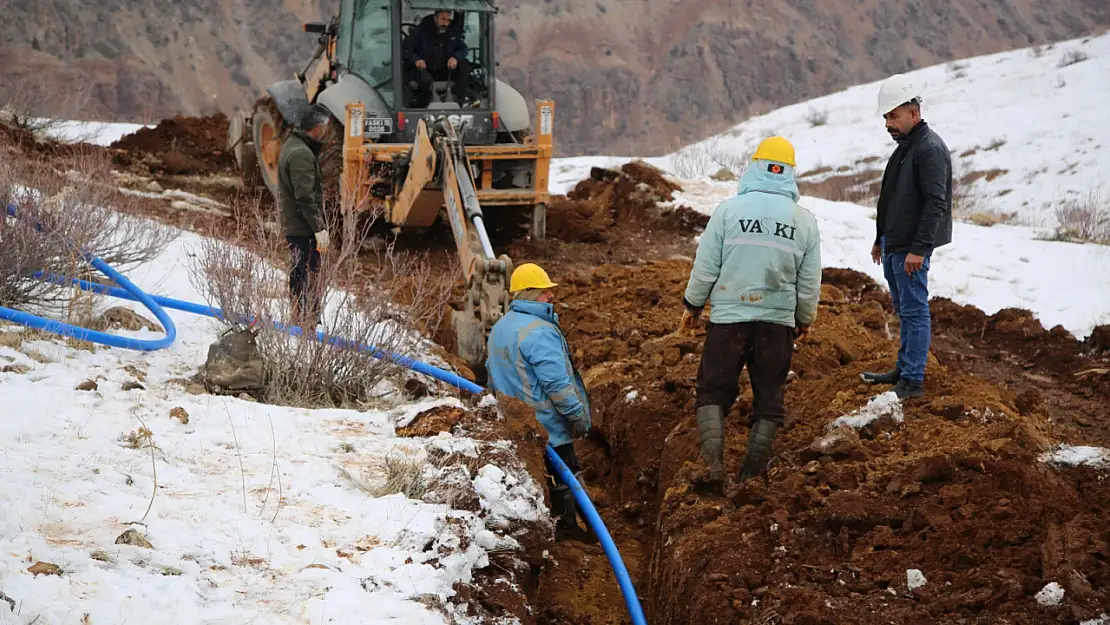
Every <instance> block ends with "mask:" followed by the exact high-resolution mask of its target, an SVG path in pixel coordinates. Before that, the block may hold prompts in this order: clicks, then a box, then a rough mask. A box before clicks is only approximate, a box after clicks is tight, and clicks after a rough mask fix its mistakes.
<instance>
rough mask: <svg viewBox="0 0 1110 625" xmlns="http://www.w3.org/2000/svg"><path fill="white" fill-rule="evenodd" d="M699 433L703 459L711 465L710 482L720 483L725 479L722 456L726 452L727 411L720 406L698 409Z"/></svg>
mask: <svg viewBox="0 0 1110 625" xmlns="http://www.w3.org/2000/svg"><path fill="white" fill-rule="evenodd" d="M697 417H698V432H699V433H701V457H702V459H704V460H705V463H706V464H708V465H709V480H710V481H712V482H720V481H722V480H723V479H724V477H725V476H724V472H725V468H724V464H723V463H722V461H721V454H722V452H723V450H724V417H725V411H724V409H723V408H721V407H720V406H702V407H701V408H698V412H697Z"/></svg>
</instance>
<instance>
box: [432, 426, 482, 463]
mask: <svg viewBox="0 0 1110 625" xmlns="http://www.w3.org/2000/svg"><path fill="white" fill-rule="evenodd" d="M428 445H430V446H431V447H433V448H435V449H438V450H439V451H442V452H446V453H449V454H462V455H464V456H466V457H468V458H477V457H478V445H477V443H475V442H474V440H473V439H470V438H461V437H458V436H451V435H450V434H448V433H447V432H440V433H439V434H438V435H436V437H435V438H433V439H431V440H430V441H428Z"/></svg>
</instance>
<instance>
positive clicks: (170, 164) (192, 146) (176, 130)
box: [111, 113, 234, 174]
mask: <svg viewBox="0 0 1110 625" xmlns="http://www.w3.org/2000/svg"><path fill="white" fill-rule="evenodd" d="M228 124H229V122H228V118H227V116H226V115H224V114H223V113H216V114H214V115H210V116H207V117H188V116H184V115H178V116H177V117H173V118H170V119H163V120H162V121H161V122H159V123H158V125H157V126H155V127H153V128H140V129H139V130H137V131H135V132H133V133H131V134H129V135H126V136H124V137H122V138H120V139H119V140H118V141H116V142H115V143H113V144H112V145H111V147H112V148H115V149H119V150H124V151H126V152H129V153H131V154H132V155H137V154H147V155H151V156H154V157H156V158H157V159H158V160H159V161H160V162H161V163H160V166H154V167H152V169H153V170H155V171H158V170H161V171H164V172H165V173H168V174H194V173H202V172H215V171H220V170H224V169H227V168H229V167H231V166H232V165H233V164H234V162H233V156H232V154H231V153H230V152H228V151H227V129H228Z"/></svg>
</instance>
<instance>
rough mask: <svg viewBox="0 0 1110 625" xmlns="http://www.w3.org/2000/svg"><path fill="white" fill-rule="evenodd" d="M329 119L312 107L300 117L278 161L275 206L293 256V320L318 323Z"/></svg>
mask: <svg viewBox="0 0 1110 625" xmlns="http://www.w3.org/2000/svg"><path fill="white" fill-rule="evenodd" d="M330 119H331V114H330V113H329V112H328V110H327V109H326V108H324V107H323V106H322V105H320V104H313V105H312V106H311V107H309V108H308V110H307V111H306V112H305V114H304V117H302V118H301V120H300V123H299V124H298V127H297V128H296V129H295V130H293V132H292V134H290V135H289V138H288V139H286V140H285V144H284V145H282V146H281V154H280V155H279V156H278V206H279V209H280V211H281V229H282V231H283V232H284V234H285V240H286V241H288V243H289V251H290V252H291V254H292V262H291V265H292V267H291V269H290V271H289V294H290V296H291V297H292V300H293V317H294V319H310V320H312V321H314V322H315V324H319V323H321V312H322V311H321V302H322V300H323V296H322V290H323V287H322V285H319V284H315V283H314V279H315V278H316V277H317V276H318V275H319V271H320V252H326V251H327V249H328V244H329V240H328V228H327V224H325V222H324V193H323V177H322V176H321V175H320V162H319V157H320V148H321V146H322V143H321V142H322V141H323V138H324V133H326V132H327V128H328V121H329V120H330Z"/></svg>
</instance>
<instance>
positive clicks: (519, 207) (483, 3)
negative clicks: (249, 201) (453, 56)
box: [228, 0, 555, 369]
mask: <svg viewBox="0 0 1110 625" xmlns="http://www.w3.org/2000/svg"><path fill="white" fill-rule="evenodd" d="M444 11H447V12H449V14H450V17H451V19H450V25H449V26H447V29H449V30H450V31H451V33H452V34H454V35H456V36H458V37H461V38H462V40H463V41H465V43H466V60H467V65H468V66H469V70H470V71H469V74H468V75H467V76H465V77H462V78H461V80H469V84H468V85H456V84H455V81H452V80H435V79H434V77H433V76H432V75H431V74H426V75H421V72H422V71H427V68H419V67H417V66H416V64H414V63H413V62H412V58H413V57H412V55H411V54H408V53H407V52H408V51H410V49H411V48H410V43H411V38H412V37H413V36H414V31H415V29H417V28H419V27H421V26H420V24H421V20H423V21H425V22H426V23H425V25H424V27H426V28H427V27H433V24H434V22H432V20H434V19H435V17H434V16H435V14H436V13H440V12H444ZM496 13H497V9H496V8H495V7H494V6H492V5H491V4H490V3H489V1H488V0H341V2H340V7H339V14H338V15H337V16H335V17H334V18H333V19H332V20H331V22H329V23H324V22H316V23H308V24H304V31H305V32H308V33H313V34H316V35H317V36H318V39H317V44H318V45H317V48H316V51H315V54H314V55H313V57H312V59H311V60H310V61H309V62H308V64H307V65H306V66H305V68H304V69H303V70H302V71H301V72H298V73H295V74H294V77H293V78H292V79H289V80H283V81H279V82H276V83H274V84H272V85H270V87H269V88H267V89H266V93H265V94H264V95H263V96H262V97H260V98H259V99H258V100H257V101H256V102H255V104H254V106H253V109H252V110H251V111H249V112H248V111H243V110H239V111H236V112H235V113H234V114H233V115H232V116H231V123H230V125H229V130H228V147H229V150H231V151H232V152H233V153H234V155H235V161H236V163H237V164H238V166H239V168H240V170H241V172H242V178H243V181H244V183H245V184H247V185H252V186H253V185H258V184H262V185H265V186H266V187H267V188H268V189H269V190H270V192H271V193H273V194H274V195H275V197H276V195H277V162H278V155H279V153H280V152H281V145H282V143H283V141H284V140H285V138H286V137H287V136H288V135H289V133H290V132H291V131H292V129H293V127H294V126H295V125H296V124H297V123H298V121H299V120H300V116H301V115H302V114H303V112H304V111H305V110H306V109H307V108H308V107H309V106H310V105H311V104H313V103H319V104H321V105H323V106H324V107H326V108H327V109H328V110H329V111H330V112H331V114H332V120H331V126H330V129H329V133H328V135H327V137H326V139H325V141H324V146H323V147H322V148H321V153H320V165H321V170H322V173H323V176H324V184H325V190H326V191H327V190H332V191H334V190H338V193H339V197H340V205H341V207H342V214H343V215H344V218H348V216H350V215H356V216H357V215H359V214H363V215H369V214H373V215H374V218H375V219H384V220H385V222H387V223H388V225H389V226H391V227H392V228H393V229H394V230H414V229H415V230H420V229H426V228H429V227H431V226H433V225H435V224H436V223H437V222H438V221H439V220H441V219H443V218H445V221H446V222H447V223H449V224H450V227H451V231H452V233H453V234H454V240H455V244H456V248H457V251H458V255H459V261H460V263H461V266H462V268H463V270H464V277H465V280H466V297H465V300H464V301H463V302H462V309H461V310H456V311H454V312H453V313H452V316H451V323H452V327H453V329H454V336H455V345H454V348H455V351H456V353H457V354H458V355H459V356H460V357H461V358H462V359H463V360H465V361H466V362H467V364H468V365H470V366H471V367H472V368H475V369H480V368H481V367H482V366H483V365H484V360H485V353H486V348H485V343H486V337H487V336H488V334H489V330H490V328H491V327H492V326H493V324H494V323H495V322H496V321H497V320H498V319H499V318H500V317H501V316H502V315H503V314H505V313H506V312H508V306H509V301H510V297H509V292H508V285H509V276H510V274H511V272H512V261H511V260H510V259H509V258H508V257H507V256H505V255H501V256H496V255H495V254H494V251H493V246H492V244H491V242H490V237H489V234H488V232H487V230H486V220H487V218H488V217H489V216H490V215H488V214H487V213H489V212H497V213H498V215H497V218H498V219H499V221H500V220H503V219H506V218H507V219H509V220H510V221H516V222H517V223H521V224H523V226H524V229H525V232H526V233H527V235H528V236H531V237H532V238H533V239H535V240H542V239H543V238H544V236H545V228H546V209H547V203H548V200H549V194H548V191H547V188H548V176H549V173H550V166H551V157H552V153H553V149H554V148H553V142H552V124H553V121H554V113H555V111H554V102H553V101H551V100H537V101H536V102H535V106H534V109H533V108H532V107H530V106H529V105H528V104H527V102H526V101H525V99H524V97H523V96H522V95H521V94H520V93H519V92H518V91H516V90H515V89H513V88H512V87H511V86H509V85H508V84H506V83H505V82H503V81H501V80H499V79H498V78H497V76H496V69H497V65H498V64H497V62H496V56H495V41H494V17H495V15H496ZM440 19H441V20H443V18H440ZM444 21H445V20H444ZM460 73H462V72H455V78H456V79H458V78H459V76H458V74H460ZM439 77H440V78H442V77H443V75H440V76H439ZM448 77H450V75H448ZM422 79H423V80H422ZM429 87H430V88H429ZM463 87H469V88H463ZM533 113H534V122H533V120H530V119H529V118H530V116H531V115H532V114H533Z"/></svg>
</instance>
